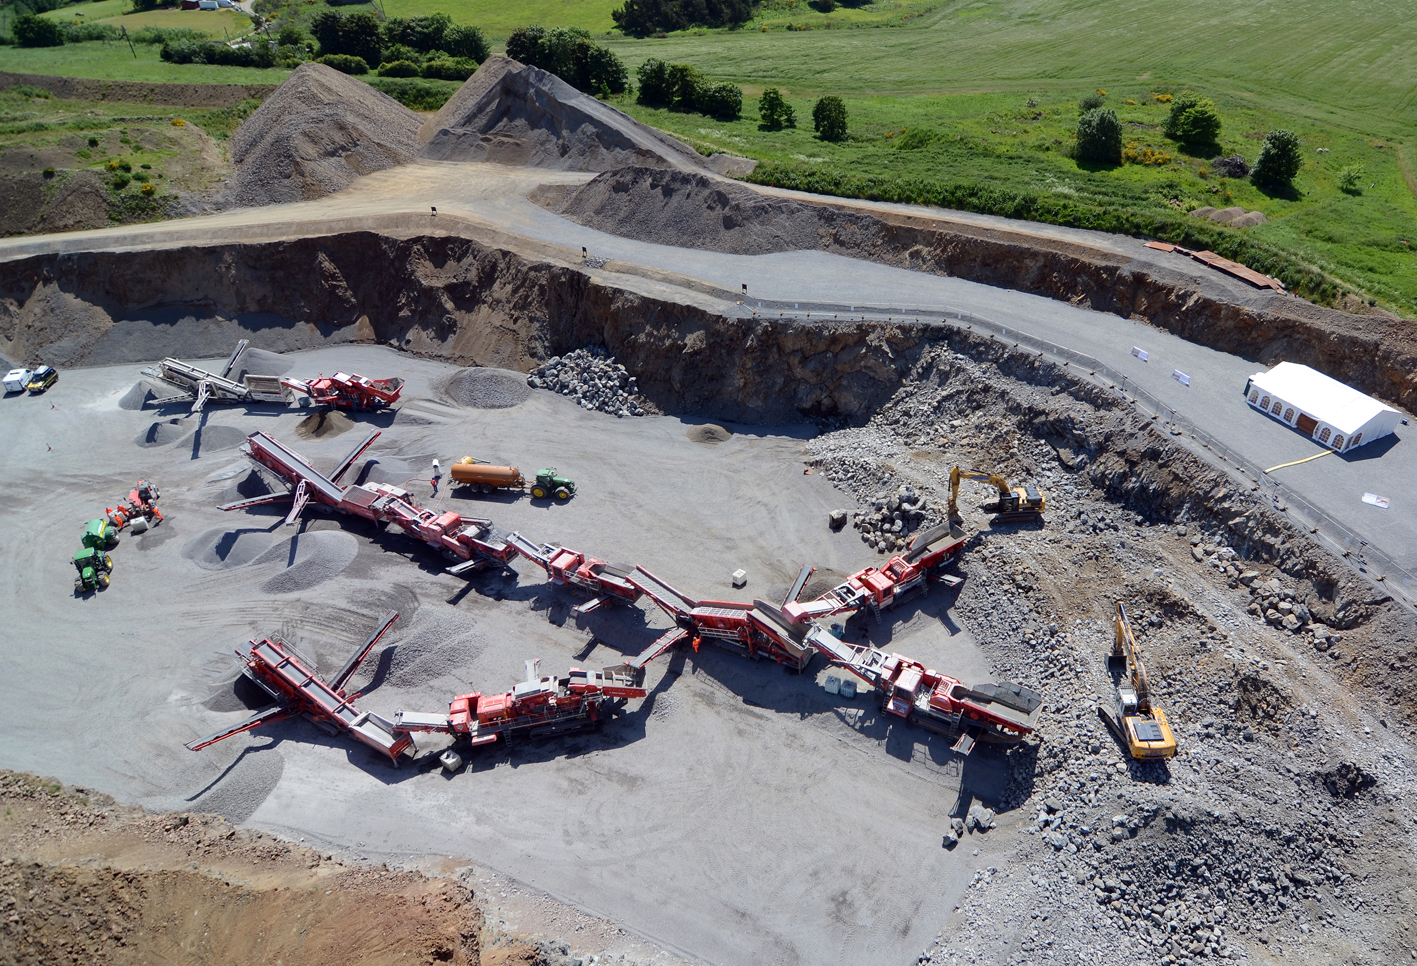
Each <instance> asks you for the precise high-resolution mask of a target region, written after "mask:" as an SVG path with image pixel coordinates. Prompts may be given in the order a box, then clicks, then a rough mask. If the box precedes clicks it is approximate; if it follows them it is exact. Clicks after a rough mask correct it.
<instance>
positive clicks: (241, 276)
mask: <svg viewBox="0 0 1417 966" xmlns="http://www.w3.org/2000/svg"><path fill="white" fill-rule="evenodd" d="M370 265H379V266H381V269H380V271H378V272H370V271H368V266H370ZM297 319H299V320H310V321H301V322H296V321H293V320H297ZM177 323H181V324H177ZM938 328H940V326H938V325H937V326H935V327H933V328H932V327H930V326H924V325H921V326H905V325H896V326H890V325H879V324H877V323H873V322H842V323H817V322H815V321H813V322H811V323H806V322H802V321H797V322H786V323H784V322H778V321H773V322H769V321H767V320H760V319H753V318H747V319H736V318H727V317H724V316H722V315H719V314H716V313H714V312H711V311H707V310H705V309H702V308H698V307H695V306H688V305H683V304H678V303H674V302H669V301H665V300H661V299H656V298H651V297H647V296H643V295H638V294H635V293H632V292H627V291H624V290H622V289H617V288H612V287H609V286H607V285H603V284H601V283H599V282H597V281H595V280H593V279H592V278H591V277H590V276H589V275H587V274H585V273H584V272H581V271H579V270H576V269H572V268H567V267H563V266H556V265H552V264H549V263H544V262H536V261H532V260H529V259H527V258H523V257H522V256H520V255H516V254H513V253H510V252H507V251H504V250H500V249H495V248H491V247H488V246H485V245H482V244H480V243H478V242H475V241H472V240H470V239H466V238H459V237H452V236H442V237H412V238H395V237H391V236H388V235H381V234H377V233H374V232H349V233H346V234H341V235H334V236H328V237H324V238H319V239H301V240H294V241H282V242H271V243H251V244H236V245H214V246H204V247H190V248H181V249H165V250H159V251H129V252H85V253H79V254H70V255H58V256H55V255H43V256H34V257H31V258H26V259H21V260H17V261H13V262H6V263H3V264H0V355H4V356H5V357H7V358H11V359H28V358H32V357H33V358H39V357H41V356H43V357H44V358H46V359H52V360H54V363H55V364H57V365H77V364H89V365H99V364H109V363H117V362H137V361H145V360H152V359H158V358H161V357H162V356H164V355H168V354H174V353H176V354H179V355H180V354H181V352H179V351H178V348H177V346H178V342H179V341H181V342H183V343H184V344H185V343H187V342H190V341H191V337H192V334H193V333H206V334H208V335H210V336H211V337H212V338H218V336H219V337H220V339H221V341H222V344H225V342H226V341H227V340H229V339H231V338H234V337H240V336H247V337H250V338H251V339H252V340H253V343H254V344H255V345H257V346H259V347H262V348H267V349H274V350H287V349H297V348H303V347H307V346H313V345H318V344H326V343H329V342H338V341H350V340H353V339H364V340H377V341H379V342H385V343H389V344H393V345H397V346H400V347H402V348H405V349H408V350H410V351H413V352H417V353H419V354H423V355H430V356H436V357H438V358H442V359H446V360H448V361H451V362H457V363H461V364H464V365H482V366H495V367H498V368H504V369H517V370H521V371H526V370H529V369H531V368H533V367H534V365H535V364H536V363H538V362H540V361H543V360H545V359H547V358H549V357H551V356H553V355H564V354H565V353H567V352H569V351H571V350H572V349H576V348H580V347H582V346H586V345H604V346H605V347H606V348H607V349H609V350H610V352H611V353H612V354H613V355H615V356H616V357H617V358H618V360H619V361H620V362H621V363H623V364H624V365H625V366H626V367H627V368H629V369H630V370H631V371H632V372H634V373H636V374H637V375H638V376H639V380H640V381H639V391H640V393H641V395H643V396H644V397H646V398H647V399H649V400H650V401H651V402H652V403H654V404H655V405H656V406H658V407H659V408H661V409H663V410H665V411H672V412H689V413H701V414H703V415H707V416H712V417H715V418H719V419H726V420H733V421H743V422H755V423H773V422H781V421H784V420H797V419H800V418H801V417H802V416H803V415H823V416H847V417H856V416H861V415H863V414H865V413H867V412H869V410H870V408H871V407H872V406H873V405H874V404H875V403H876V402H878V401H879V400H880V399H882V398H884V397H885V396H886V395H888V394H889V393H890V392H892V391H894V389H895V387H896V386H897V385H898V384H899V382H900V376H901V373H902V372H903V371H905V367H907V366H908V364H909V359H910V355H911V353H912V352H914V351H916V350H917V349H918V348H919V347H920V346H922V345H923V344H924V343H925V342H926V341H928V340H929V339H931V338H933V337H935V336H937V335H938V333H937V332H936V331H935V330H936V329H938ZM213 344H215V343H213ZM184 351H186V350H184Z"/></svg>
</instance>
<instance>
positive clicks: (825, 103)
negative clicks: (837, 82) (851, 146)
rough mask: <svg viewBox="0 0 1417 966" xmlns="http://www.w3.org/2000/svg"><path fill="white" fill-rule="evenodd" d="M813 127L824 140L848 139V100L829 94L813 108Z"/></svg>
mask: <svg viewBox="0 0 1417 966" xmlns="http://www.w3.org/2000/svg"><path fill="white" fill-rule="evenodd" d="M812 129H813V130H814V131H816V132H817V136H818V137H820V138H821V139H822V140H823V141H844V140H846V102H845V101H843V100H842V99H841V98H839V97H837V96H836V95H835V94H828V95H827V96H826V97H823V98H822V99H821V100H819V101H817V103H816V106H815V107H813V108H812Z"/></svg>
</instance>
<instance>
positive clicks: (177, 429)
mask: <svg viewBox="0 0 1417 966" xmlns="http://www.w3.org/2000/svg"><path fill="white" fill-rule="evenodd" d="M137 388H138V387H137V386H134V387H133V389H130V390H128V396H131V395H132V394H133V390H134V389H137ZM128 396H124V397H123V398H124V399H127V398H128ZM124 408H125V409H127V408H128V407H126V406H125V407H124ZM186 435H187V424H186V423H185V422H184V421H183V420H181V419H160V420H158V421H157V422H155V423H153V424H152V425H151V426H149V427H148V428H147V429H145V430H143V431H142V432H141V433H139V434H138V435H137V436H134V437H133V442H134V443H136V444H137V445H138V446H141V447H143V448H144V449H148V448H150V447H153V446H171V445H172V444H173V443H175V442H177V441H178V440H179V439H182V438H183V437H184V436H186Z"/></svg>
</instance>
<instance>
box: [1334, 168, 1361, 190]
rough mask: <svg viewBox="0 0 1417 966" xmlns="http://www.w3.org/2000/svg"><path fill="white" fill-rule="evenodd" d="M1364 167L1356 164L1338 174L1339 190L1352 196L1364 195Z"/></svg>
mask: <svg viewBox="0 0 1417 966" xmlns="http://www.w3.org/2000/svg"><path fill="white" fill-rule="evenodd" d="M1362 178H1363V165H1361V164H1358V163H1354V164H1350V165H1349V166H1348V167H1346V168H1344V169H1343V170H1342V171H1340V172H1338V190H1339V191H1342V192H1344V193H1345V194H1350V195H1361V194H1362V193H1363V185H1362V184H1361V181H1362Z"/></svg>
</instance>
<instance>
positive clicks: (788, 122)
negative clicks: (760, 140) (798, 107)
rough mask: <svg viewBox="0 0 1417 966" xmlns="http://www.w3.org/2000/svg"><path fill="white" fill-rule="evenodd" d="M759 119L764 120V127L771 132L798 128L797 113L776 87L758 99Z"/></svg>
mask: <svg viewBox="0 0 1417 966" xmlns="http://www.w3.org/2000/svg"><path fill="white" fill-rule="evenodd" d="M758 117H760V118H762V120H763V127H765V128H767V129H768V130H770V131H780V130H782V129H783V128H785V127H796V126H797V112H796V111H794V110H793V109H792V105H791V104H789V103H787V100H786V99H785V98H784V97H783V96H782V91H780V90H778V89H777V88H776V87H769V88H767V89H765V90H764V91H763V96H762V97H760V98H758Z"/></svg>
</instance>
